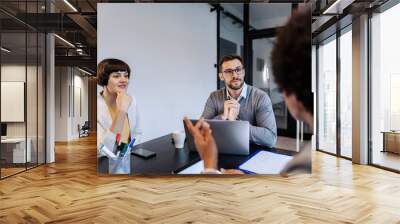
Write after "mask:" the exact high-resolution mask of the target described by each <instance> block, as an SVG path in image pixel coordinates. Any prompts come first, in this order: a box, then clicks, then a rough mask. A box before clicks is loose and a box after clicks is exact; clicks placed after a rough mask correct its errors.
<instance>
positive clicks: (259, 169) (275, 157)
mask: <svg viewBox="0 0 400 224" xmlns="http://www.w3.org/2000/svg"><path fill="white" fill-rule="evenodd" d="M292 158H293V156H287V155H282V154H278V153H272V152H268V151H260V152H258V153H257V154H256V155H254V156H253V157H252V158H251V159H249V160H248V161H246V162H245V163H243V164H242V165H240V166H239V168H240V169H242V170H247V171H251V172H253V173H257V174H279V173H280V171H281V170H282V169H283V167H285V165H286V163H287V162H289V161H290V160H291V159H292Z"/></svg>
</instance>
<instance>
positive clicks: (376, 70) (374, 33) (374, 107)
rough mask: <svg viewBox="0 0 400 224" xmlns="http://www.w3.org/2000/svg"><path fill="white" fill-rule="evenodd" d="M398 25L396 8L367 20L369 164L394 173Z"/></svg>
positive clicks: (398, 126)
mask: <svg viewBox="0 0 400 224" xmlns="http://www.w3.org/2000/svg"><path fill="white" fill-rule="evenodd" d="M392 3H393V1H389V2H388V4H391V5H393V4H392ZM383 8H385V5H384V7H383ZM399 21H400V4H397V5H394V6H392V7H387V10H386V9H384V10H379V11H378V10H377V11H376V13H374V14H373V16H372V18H371V32H370V33H371V51H370V53H371V74H370V75H371V77H370V88H371V89H370V91H371V94H370V111H369V114H370V130H369V131H370V141H371V143H372V144H371V149H370V162H371V163H372V164H374V165H377V166H381V167H385V168H389V169H392V170H397V171H400V100H399V96H400V63H399V56H398V54H399V52H400V43H399V39H400V32H399V31H398V28H397V27H398V22H399Z"/></svg>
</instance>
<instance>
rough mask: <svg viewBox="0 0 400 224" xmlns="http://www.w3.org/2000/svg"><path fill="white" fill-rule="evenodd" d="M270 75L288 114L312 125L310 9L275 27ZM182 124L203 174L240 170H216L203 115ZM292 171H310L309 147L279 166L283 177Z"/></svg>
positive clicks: (212, 144) (215, 151) (215, 152)
mask: <svg viewBox="0 0 400 224" xmlns="http://www.w3.org/2000/svg"><path fill="white" fill-rule="evenodd" d="M271 61H272V69H273V76H274V79H275V82H276V84H277V85H278V87H279V89H280V91H281V92H282V94H283V97H284V100H285V103H286V105H287V107H288V109H289V112H290V113H291V114H292V116H293V117H294V118H295V119H297V120H299V121H303V122H305V123H306V124H307V125H308V126H309V127H310V128H311V130H313V127H314V116H313V93H312V91H311V10H310V8H309V7H302V8H299V9H297V10H296V11H295V12H293V14H292V16H291V17H290V19H289V20H288V22H287V23H286V24H285V26H284V27H282V28H281V29H280V30H278V36H277V41H276V44H275V47H274V49H273V51H272V55H271ZM185 123H186V125H187V127H188V129H189V131H190V133H191V134H192V135H193V137H194V140H195V144H196V148H197V151H198V152H199V155H200V157H201V158H202V159H203V160H204V170H203V172H202V173H204V174H219V173H234V174H239V173H242V172H241V171H239V170H233V171H232V170H228V171H224V170H222V172H221V171H219V170H218V164H217V162H218V149H217V146H216V144H215V140H214V138H213V136H212V135H211V130H210V126H209V124H208V123H207V122H205V121H204V119H203V118H200V120H199V121H198V122H197V123H196V124H195V125H193V124H192V123H191V122H190V121H189V120H188V119H187V118H185ZM294 171H303V172H307V173H310V172H311V148H304V149H303V150H302V151H301V152H300V153H298V154H297V155H295V156H294V158H293V159H292V160H291V161H289V162H288V163H287V164H286V166H285V167H284V168H283V169H282V171H281V175H283V176H287V175H288V173H291V172H294Z"/></svg>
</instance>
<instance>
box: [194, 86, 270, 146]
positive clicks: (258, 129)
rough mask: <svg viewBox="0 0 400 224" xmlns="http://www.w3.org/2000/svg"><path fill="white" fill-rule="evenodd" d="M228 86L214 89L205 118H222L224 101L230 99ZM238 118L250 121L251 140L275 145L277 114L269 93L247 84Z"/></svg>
mask: <svg viewBox="0 0 400 224" xmlns="http://www.w3.org/2000/svg"><path fill="white" fill-rule="evenodd" d="M226 92H227V91H226V88H222V89H219V90H217V91H214V92H212V93H211V94H210V96H209V97H208V100H207V102H206V105H205V107H204V111H203V114H202V117H204V118H205V119H222V114H223V113H224V101H225V100H227V99H229V98H228V96H227V93H226ZM239 103H240V111H239V116H238V120H243V121H249V123H250V142H252V143H255V144H258V145H263V146H268V147H274V146H275V143H276V138H277V133H276V132H277V131H276V122H275V115H274V112H273V110H272V103H271V100H270V98H269V97H268V95H267V93H265V92H264V91H262V90H260V89H257V88H255V87H253V86H250V85H247V93H246V98H240V99H239Z"/></svg>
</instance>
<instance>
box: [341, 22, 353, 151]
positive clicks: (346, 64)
mask: <svg viewBox="0 0 400 224" xmlns="http://www.w3.org/2000/svg"><path fill="white" fill-rule="evenodd" d="M339 42H340V49H339V52H340V53H339V63H340V66H339V68H340V88H339V89H340V107H339V108H340V155H341V156H343V157H347V158H351V157H352V148H351V146H352V144H351V142H352V96H353V94H352V74H353V71H352V33H351V25H349V26H348V27H346V28H345V29H343V30H342V31H341V35H340V38H339Z"/></svg>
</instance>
